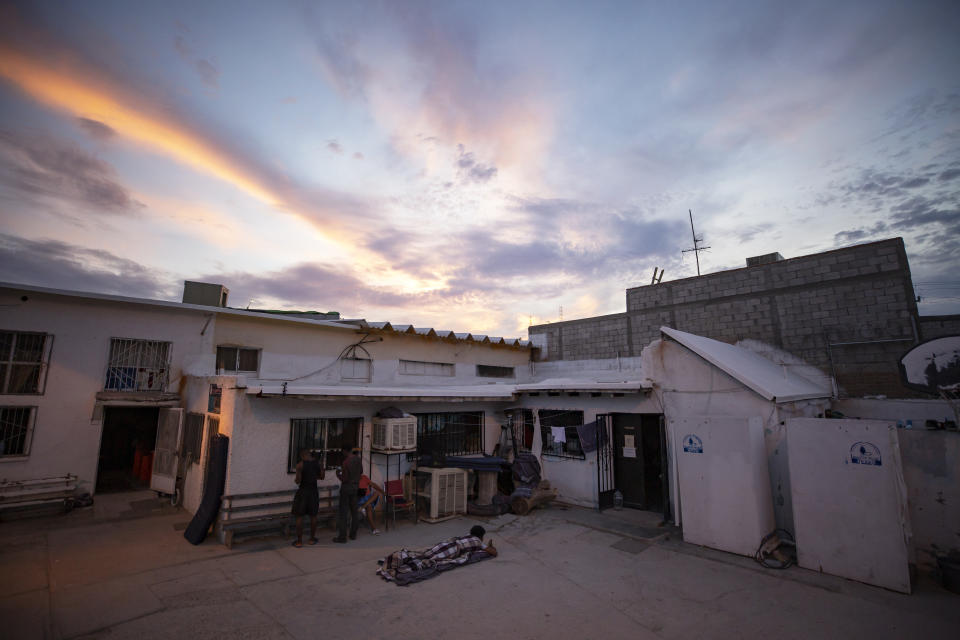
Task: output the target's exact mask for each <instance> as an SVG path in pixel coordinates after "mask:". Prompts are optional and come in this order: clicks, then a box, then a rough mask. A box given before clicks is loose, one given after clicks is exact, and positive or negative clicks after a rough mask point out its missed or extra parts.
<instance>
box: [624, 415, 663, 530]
mask: <svg viewBox="0 0 960 640" xmlns="http://www.w3.org/2000/svg"><path fill="white" fill-rule="evenodd" d="M612 422H613V470H614V478H615V486H616V488H617V489H618V490H619V491H620V493H621V494H623V504H624V506H627V507H633V508H635V509H643V510H646V511H656V512H661V513H663V514H664V518H666V517H668V516H669V514H668V513H667V510H666V508H665V507H666V505H667V504H668V499H667V474H666V469H667V465H666V450H665V444H666V438H665V431H664V425H663V416H662V415H660V414H655V413H615V414H613V415H612Z"/></svg>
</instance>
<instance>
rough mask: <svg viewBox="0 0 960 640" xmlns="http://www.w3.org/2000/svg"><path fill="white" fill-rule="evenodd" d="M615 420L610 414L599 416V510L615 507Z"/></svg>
mask: <svg viewBox="0 0 960 640" xmlns="http://www.w3.org/2000/svg"><path fill="white" fill-rule="evenodd" d="M613 446H614V444H613V420H612V417H611V415H610V414H609V413H606V414H602V415H598V416H597V508H598V509H608V508H610V507H612V506H613V494H614V492H615V491H616V483H615V477H614V470H613Z"/></svg>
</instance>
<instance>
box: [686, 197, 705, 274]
mask: <svg viewBox="0 0 960 640" xmlns="http://www.w3.org/2000/svg"><path fill="white" fill-rule="evenodd" d="M687 211H688V212H689V213H690V233H691V235H693V249H684V250H683V251H681V252H680V253H689V252H691V251H693V257H694V258H696V259H697V275H698V276H699V275H700V252H701V251H706V250H707V249H709V248H710V247H701V246H700V243H701V242H703V236H700V237H699V238H698V237H697V232H696V231H694V230H693V210H692V209H687Z"/></svg>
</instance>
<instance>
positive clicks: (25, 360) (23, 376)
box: [0, 331, 48, 394]
mask: <svg viewBox="0 0 960 640" xmlns="http://www.w3.org/2000/svg"><path fill="white" fill-rule="evenodd" d="M47 340H48V338H47V334H45V333H30V332H26V331H0V393H10V394H29V393H43V388H42V387H43V377H44V376H43V370H44V365H45V364H46V362H45V360H46V354H47V346H48V345H47Z"/></svg>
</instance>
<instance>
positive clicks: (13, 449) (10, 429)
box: [0, 407, 37, 457]
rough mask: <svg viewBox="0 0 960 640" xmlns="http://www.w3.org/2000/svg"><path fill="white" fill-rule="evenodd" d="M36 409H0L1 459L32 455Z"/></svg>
mask: <svg viewBox="0 0 960 640" xmlns="http://www.w3.org/2000/svg"><path fill="white" fill-rule="evenodd" d="M36 409H37V408H36V407H0V457H5V456H25V455H28V454H29V453H30V438H31V436H32V435H33V419H34V415H35V413H36Z"/></svg>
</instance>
